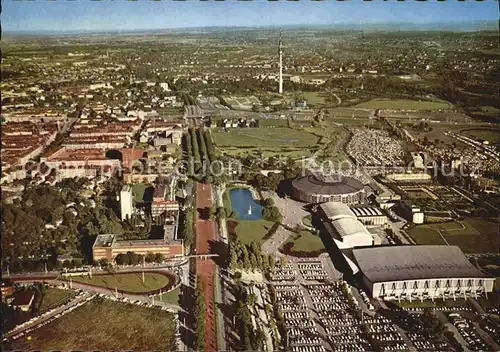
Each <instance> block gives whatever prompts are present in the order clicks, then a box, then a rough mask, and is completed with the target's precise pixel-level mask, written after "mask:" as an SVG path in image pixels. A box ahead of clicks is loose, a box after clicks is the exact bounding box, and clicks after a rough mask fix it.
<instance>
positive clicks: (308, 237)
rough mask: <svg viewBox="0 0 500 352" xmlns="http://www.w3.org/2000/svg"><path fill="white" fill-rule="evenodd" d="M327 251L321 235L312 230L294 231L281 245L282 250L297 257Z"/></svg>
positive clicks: (315, 254)
mask: <svg viewBox="0 0 500 352" xmlns="http://www.w3.org/2000/svg"><path fill="white" fill-rule="evenodd" d="M324 251H326V249H325V245H324V244H323V241H322V240H321V237H319V236H317V235H315V234H313V233H312V232H310V231H307V230H302V231H300V232H299V233H292V234H291V235H290V237H289V238H288V240H286V241H285V243H283V245H281V247H280V252H282V253H284V254H287V255H292V256H297V257H308V256H311V257H315V256H318V255H319V254H320V253H322V252H324Z"/></svg>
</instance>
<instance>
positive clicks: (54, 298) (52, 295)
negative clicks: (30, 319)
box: [40, 287, 76, 312]
mask: <svg viewBox="0 0 500 352" xmlns="http://www.w3.org/2000/svg"><path fill="white" fill-rule="evenodd" d="M75 295H76V294H75V292H74V291H71V290H61V289H58V288H52V287H49V288H47V289H46V290H45V294H44V295H43V299H42V303H41V304H40V311H41V312H44V311H47V310H50V309H52V308H54V307H57V306H58V305H60V304H62V303H64V302H65V301H66V300H67V299H69V298H71V297H73V296H75Z"/></svg>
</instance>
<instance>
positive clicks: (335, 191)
mask: <svg viewBox="0 0 500 352" xmlns="http://www.w3.org/2000/svg"><path fill="white" fill-rule="evenodd" d="M292 197H293V198H295V199H297V200H299V201H302V202H305V203H323V202H341V203H345V204H356V203H363V202H364V200H365V190H364V186H363V184H362V183H361V182H360V181H358V180H356V179H354V178H352V177H347V176H342V175H338V174H336V175H328V176H326V175H323V174H311V175H308V176H304V177H300V178H297V179H295V180H293V181H292Z"/></svg>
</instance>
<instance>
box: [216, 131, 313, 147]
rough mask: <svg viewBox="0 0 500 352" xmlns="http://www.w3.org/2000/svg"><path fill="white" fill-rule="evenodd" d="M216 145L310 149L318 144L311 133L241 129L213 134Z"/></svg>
mask: <svg viewBox="0 0 500 352" xmlns="http://www.w3.org/2000/svg"><path fill="white" fill-rule="evenodd" d="M213 136H214V140H215V144H216V145H217V146H218V147H221V146H233V147H255V146H257V145H258V146H263V147H266V146H267V147H285V146H294V147H309V146H312V145H315V144H316V143H317V142H318V138H317V137H316V136H314V135H312V134H310V133H306V132H302V131H299V130H296V129H292V128H281V127H277V128H241V129H233V130H230V131H229V132H224V131H217V132H214V133H213Z"/></svg>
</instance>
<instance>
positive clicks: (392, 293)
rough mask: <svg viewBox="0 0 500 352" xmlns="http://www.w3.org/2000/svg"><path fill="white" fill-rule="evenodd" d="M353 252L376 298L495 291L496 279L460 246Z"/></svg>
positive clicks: (461, 295) (454, 295)
mask: <svg viewBox="0 0 500 352" xmlns="http://www.w3.org/2000/svg"><path fill="white" fill-rule="evenodd" d="M353 256H354V260H355V262H356V265H357V266H358V268H359V271H360V272H361V273H362V278H363V282H364V284H365V285H366V286H367V288H368V290H369V291H370V292H371V296H372V297H373V298H382V299H384V300H395V299H397V300H410V301H411V300H415V299H419V300H424V299H432V300H434V299H438V298H441V299H446V298H453V299H456V298H464V299H466V298H467V297H474V298H476V297H479V296H481V295H482V294H484V293H488V292H492V291H493V284H494V281H495V279H494V278H490V277H487V276H486V275H484V274H483V273H482V272H480V271H479V270H478V269H477V268H476V267H474V266H473V265H472V264H471V263H470V262H469V260H468V259H467V258H466V257H465V255H464V253H463V252H462V251H461V250H460V248H458V247H457V246H432V245H406V246H387V247H372V248H358V249H354V250H353Z"/></svg>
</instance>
